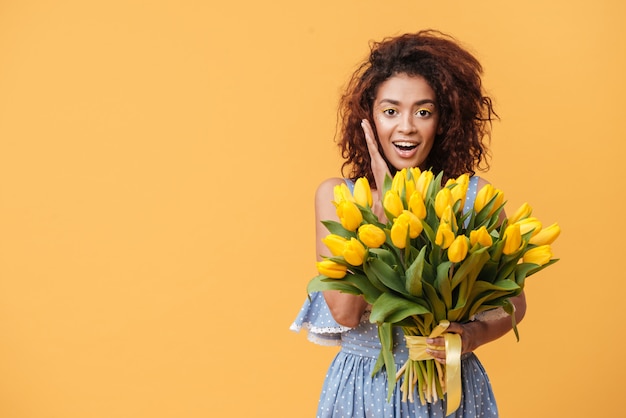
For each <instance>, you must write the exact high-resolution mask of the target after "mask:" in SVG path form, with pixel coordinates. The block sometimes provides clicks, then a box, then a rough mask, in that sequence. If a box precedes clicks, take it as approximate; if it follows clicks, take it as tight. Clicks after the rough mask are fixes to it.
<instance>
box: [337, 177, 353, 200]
mask: <svg viewBox="0 0 626 418" xmlns="http://www.w3.org/2000/svg"><path fill="white" fill-rule="evenodd" d="M333 193H334V195H335V200H334V202H335V203H336V204H339V203H341V202H343V201H344V200H347V201H353V200H354V198H353V197H352V193H350V189H349V188H348V185H347V184H346V183H345V182H341V183H340V184H338V185H336V186H335V187H334V188H333Z"/></svg>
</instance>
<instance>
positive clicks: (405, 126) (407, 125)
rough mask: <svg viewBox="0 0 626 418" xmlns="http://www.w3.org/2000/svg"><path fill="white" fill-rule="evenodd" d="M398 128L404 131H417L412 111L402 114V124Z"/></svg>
mask: <svg viewBox="0 0 626 418" xmlns="http://www.w3.org/2000/svg"><path fill="white" fill-rule="evenodd" d="M398 128H399V130H400V132H402V133H412V132H415V121H414V120H413V115H412V114H410V113H409V114H405V115H402V117H401V118H400V126H399V127H398Z"/></svg>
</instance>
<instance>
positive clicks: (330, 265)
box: [317, 260, 348, 279]
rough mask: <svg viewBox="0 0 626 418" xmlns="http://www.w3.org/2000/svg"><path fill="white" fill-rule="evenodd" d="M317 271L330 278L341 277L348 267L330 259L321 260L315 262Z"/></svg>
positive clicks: (344, 274)
mask: <svg viewBox="0 0 626 418" xmlns="http://www.w3.org/2000/svg"><path fill="white" fill-rule="evenodd" d="M317 271H319V272H320V274H323V275H324V276H326V277H330V278H331V279H343V278H344V277H345V276H346V273H347V271H348V267H347V266H344V265H343V264H338V263H335V262H334V261H331V260H322V261H318V262H317Z"/></svg>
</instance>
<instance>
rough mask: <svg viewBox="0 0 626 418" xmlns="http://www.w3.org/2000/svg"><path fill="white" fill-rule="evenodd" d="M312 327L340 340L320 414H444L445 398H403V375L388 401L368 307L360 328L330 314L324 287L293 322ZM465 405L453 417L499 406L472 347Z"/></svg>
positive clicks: (398, 344) (464, 372)
mask: <svg viewBox="0 0 626 418" xmlns="http://www.w3.org/2000/svg"><path fill="white" fill-rule="evenodd" d="M477 183H478V177H473V178H472V180H471V182H470V187H469V189H468V196H467V199H466V209H468V208H470V207H471V205H473V201H474V197H475V196H476V188H477V187H476V186H477ZM302 328H304V329H306V330H307V331H308V338H309V339H310V340H311V341H313V342H315V343H318V344H322V345H340V346H341V350H340V351H339V353H338V354H337V356H336V357H335V358H334V360H333V361H332V363H331V365H330V367H329V369H328V373H327V374H326V379H325V381H324V384H323V387H322V393H321V396H320V401H319V404H318V410H317V417H318V418H398V417H411V418H435V417H437V418H444V417H445V416H446V415H445V411H446V403H445V399H444V400H440V401H438V402H437V403H432V404H428V403H427V404H426V405H422V404H421V403H420V401H419V396H418V395H417V393H415V396H414V397H415V399H416V401H415V402H414V403H411V402H403V401H402V394H401V392H400V385H401V383H402V380H399V381H398V382H391V384H392V385H394V386H395V389H394V392H393V395H392V397H391V399H390V401H389V402H387V387H388V385H389V384H390V383H389V379H388V376H387V374H386V372H385V370H384V368H383V370H381V371H379V372H378V373H377V374H376V375H374V376H372V371H373V369H374V365H375V364H376V360H377V358H378V354H379V351H380V342H379V340H378V331H377V329H376V324H372V323H370V322H369V311H367V310H366V312H365V313H364V314H363V317H362V318H361V322H360V324H359V326H358V327H356V328H347V327H343V326H341V325H339V324H337V323H336V322H335V321H334V319H333V317H332V316H331V314H330V310H329V308H328V306H327V305H326V301H325V300H324V297H323V295H322V294H321V293H314V294H312V295H311V299H310V300H309V299H307V300H306V301H305V303H304V305H303V307H302V309H301V310H300V313H299V314H298V316H297V318H296V320H295V321H294V323H293V324H292V326H291V329H292V330H294V331H299V330H300V329H302ZM393 353H394V357H395V362H396V367H397V368H398V369H399V368H400V367H401V366H402V365H403V364H404V362H405V361H406V360H407V358H408V350H407V348H406V345H405V343H404V337H403V334H402V330H401V329H399V328H398V329H395V330H394V349H393ZM461 379H462V397H461V405H460V407H459V408H458V409H457V410H456V412H455V413H454V414H452V415H450V416H451V417H455V418H475V417H476V418H497V417H498V410H497V407H496V402H495V399H494V395H493V391H492V390H491V385H490V383H489V378H488V377H487V374H486V373H485V370H484V369H483V367H482V365H481V363H480V361H479V360H478V358H477V357H476V356H475V355H474V354H473V353H468V354H464V355H463V356H462V358H461Z"/></svg>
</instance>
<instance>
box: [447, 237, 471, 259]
mask: <svg viewBox="0 0 626 418" xmlns="http://www.w3.org/2000/svg"><path fill="white" fill-rule="evenodd" d="M468 250H469V245H468V239H467V237H466V236H465V235H459V236H458V237H456V238H455V239H454V241H452V244H450V247H449V248H448V260H450V261H452V262H453V263H460V262H461V261H463V260H465V257H466V256H467V251H468Z"/></svg>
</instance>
